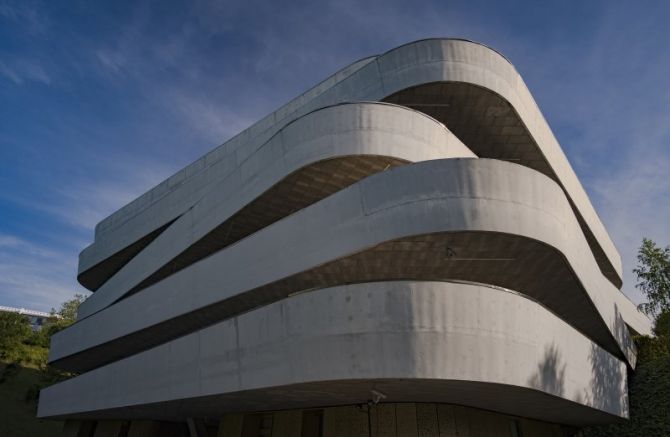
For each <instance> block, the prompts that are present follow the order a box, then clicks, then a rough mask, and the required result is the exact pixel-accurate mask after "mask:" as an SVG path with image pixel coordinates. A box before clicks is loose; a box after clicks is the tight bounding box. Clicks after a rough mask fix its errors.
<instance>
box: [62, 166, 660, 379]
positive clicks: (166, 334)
mask: <svg viewBox="0 0 670 437" xmlns="http://www.w3.org/2000/svg"><path fill="white" fill-rule="evenodd" d="M436 233H439V234H440V235H442V237H441V238H442V241H448V240H449V239H451V240H454V239H455V238H456V237H450V236H449V235H450V234H454V233H456V234H460V233H466V234H467V233H482V235H483V236H484V237H486V236H489V239H488V240H481V241H483V242H484V243H481V242H480V243H479V245H480V246H482V245H483V247H484V248H486V249H487V251H485V252H481V253H480V254H477V253H474V256H473V255H472V253H468V252H465V256H464V257H463V255H459V251H461V252H462V250H463V248H464V247H468V246H471V245H470V244H468V243H467V240H463V242H461V244H460V245H459V242H458V241H455V242H452V243H451V245H452V246H454V247H455V248H456V249H455V251H454V252H455V258H456V260H455V261H456V262H457V263H458V264H460V266H463V268H462V269H458V270H448V269H447V270H445V269H444V268H448V267H449V266H450V265H451V263H453V262H454V261H451V260H450V259H449V255H448V252H447V248H448V247H450V244H442V246H439V245H438V247H441V249H440V253H438V255H437V256H438V257H439V256H440V254H442V257H441V258H438V260H439V263H438V266H442V267H443V269H442V270H432V271H430V270H428V271H426V270H425V269H423V270H422V269H421V267H422V266H432V264H431V263H429V262H428V261H430V260H435V253H433V251H432V250H431V247H430V245H426V243H423V245H419V248H418V249H414V253H416V255H413V256H416V257H421V256H423V257H424V258H418V259H420V260H423V261H421V262H420V263H419V264H418V265H415V264H413V263H405V264H404V265H406V266H409V270H408V271H407V272H406V273H405V274H407V275H411V274H412V270H411V269H413V268H416V269H417V272H418V273H417V274H418V276H416V275H417V274H415V275H414V276H411V277H412V278H416V279H454V278H458V279H468V280H481V281H483V280H484V279H482V278H484V277H485V278H486V281H485V282H489V283H492V284H495V285H500V286H506V287H508V288H512V287H514V288H515V289H516V290H517V291H520V292H522V293H526V294H529V295H531V296H535V297H536V298H537V299H539V300H540V301H542V302H544V303H545V304H546V305H547V306H548V307H549V308H552V310H554V311H556V312H557V313H559V314H561V317H563V318H564V319H565V320H569V321H570V323H571V324H572V325H573V326H575V327H578V329H580V330H581V331H582V332H584V333H586V334H587V335H589V336H590V337H591V338H593V339H595V340H596V341H597V342H598V343H599V344H601V345H602V346H603V347H605V348H606V349H607V350H609V351H610V352H611V353H614V354H615V355H618V356H621V357H626V358H627V360H628V362H629V363H630V364H631V365H634V362H635V360H634V350H633V346H632V343H631V341H630V337H629V335H628V331H627V329H625V323H624V320H623V319H622V314H626V313H628V312H631V311H633V310H634V309H633V308H629V307H622V308H619V307H618V306H617V305H616V303H615V302H616V301H615V300H614V299H615V298H614V296H615V295H616V294H617V293H619V291H618V290H617V289H616V288H615V287H614V286H613V285H612V284H611V283H610V282H609V281H608V280H607V279H606V278H604V276H603V275H602V274H601V273H600V271H599V269H598V267H597V264H596V263H595V259H594V257H593V255H592V254H591V252H590V250H589V246H588V244H587V243H586V239H585V238H584V236H583V234H582V233H581V230H580V227H579V225H578V223H577V221H576V219H575V217H574V214H573V213H572V210H571V208H570V205H569V203H568V202H567V200H566V198H565V195H564V194H563V192H562V190H561V189H560V188H559V186H558V185H557V184H556V183H555V182H553V181H552V180H551V179H549V178H548V177H546V176H544V175H542V174H541V173H539V172H537V171H534V170H531V169H528V168H526V167H523V166H520V165H517V164H512V163H508V162H504V161H499V160H486V159H446V160H433V161H428V162H422V163H417V164H412V165H406V166H402V167H397V168H394V169H391V170H387V171H386V172H383V173H381V174H377V175H374V176H372V177H369V178H367V179H364V180H362V181H360V182H358V183H356V184H354V185H352V186H350V187H349V188H346V189H344V190H342V191H340V192H338V193H335V194H333V195H332V196H330V197H328V198H326V199H324V200H322V201H320V202H318V203H316V204H313V205H312V206H310V207H307V208H305V209H304V210H302V211H300V212H297V213H295V214H293V215H291V216H290V217H287V218H286V219H284V220H282V221H280V222H277V223H275V224H274V225H271V226H269V227H266V228H264V229H263V230H261V231H258V232H257V233H255V234H254V235H252V236H250V237H248V238H246V239H244V240H242V241H240V242H239V243H238V244H235V245H233V246H231V247H229V248H228V249H225V250H222V251H219V252H217V253H215V254H213V255H211V256H209V257H208V258H205V259H203V260H201V261H199V262H197V263H195V264H193V265H191V266H190V267H188V268H185V269H183V270H181V271H179V272H177V273H175V274H174V275H172V276H170V277H168V278H166V279H164V280H162V281H161V282H158V283H156V284H154V285H152V286H150V287H147V288H146V289H144V290H142V292H140V293H137V294H134V295H132V296H130V297H128V298H126V299H124V300H121V301H119V302H118V303H116V304H115V305H113V306H111V307H108V308H107V309H105V310H103V311H100V312H98V313H96V314H94V315H93V316H91V317H89V318H87V319H84V320H82V321H80V322H79V323H77V324H75V325H74V326H72V327H70V328H68V329H66V330H65V331H63V332H61V333H59V334H57V335H56V336H54V339H53V345H54V347H53V348H52V353H51V356H50V360H51V362H52V363H53V364H54V365H57V366H63V367H64V368H70V367H69V365H68V364H67V360H65V359H66V357H68V356H70V355H73V354H78V353H82V352H84V351H85V350H87V349H90V348H95V347H97V346H101V345H103V344H105V343H109V344H108V345H107V347H109V350H107V351H103V350H101V351H99V354H96V353H86V354H85V355H86V357H87V360H91V362H90V363H89V364H87V365H85V367H81V368H78V367H74V368H72V369H77V370H85V369H87V368H89V366H91V365H93V366H95V365H99V364H101V363H102V362H104V361H105V359H107V360H112V359H118V358H120V356H118V355H117V353H121V352H122V353H124V354H131V353H134V351H140V350H142V349H143V348H145V347H147V346H149V345H155V344H159V342H161V341H167V340H168V339H170V338H174V337H175V336H178V335H183V334H185V333H187V332H188V331H189V330H195V329H199V328H200V327H204V326H206V325H207V324H209V323H212V322H213V321H214V320H217V319H220V318H222V317H226V316H227V317H230V316H233V315H235V312H243V311H248V310H249V309H252V308H253V307H255V306H258V305H262V304H265V303H269V302H270V301H272V300H275V299H280V298H282V297H285V296H286V295H288V294H290V293H293V292H296V291H300V290H304V289H309V288H314V287H317V288H318V287H323V286H331V285H334V284H337V283H338V281H343V282H352V281H360V280H371V279H380V278H383V277H388V276H389V275H393V274H394V271H396V270H398V268H397V267H391V268H390V269H389V268H386V269H385V268H380V269H376V270H375V269H374V268H373V266H381V267H384V266H386V265H387V264H386V263H384V262H380V261H377V262H375V261H374V259H375V257H374V256H373V257H372V259H371V260H370V261H369V262H370V263H372V264H370V266H369V267H366V268H365V269H362V270H361V271H362V272H366V271H367V272H370V271H375V272H377V273H376V274H378V275H379V276H378V277H369V276H368V277H359V278H357V277H353V278H351V277H349V276H347V275H345V273H346V272H355V271H356V270H352V269H351V268H346V269H345V270H344V271H342V270H341V268H338V267H335V270H334V271H333V272H327V271H325V270H322V269H321V270H320V266H325V265H326V264H327V263H330V262H333V261H335V260H339V259H343V258H347V257H351V256H353V255H355V254H358V253H359V252H363V251H366V250H368V249H373V248H374V247H375V246H377V245H380V244H383V243H387V242H393V241H394V240H403V239H408V238H411V237H416V236H422V235H428V234H436ZM499 234H506V235H510V236H514V237H516V238H517V239H521V240H517V241H526V242H528V244H530V242H533V241H535V242H539V243H541V244H539V245H526V246H521V247H525V250H521V251H520V252H519V254H517V255H510V250H509V249H508V247H509V245H510V244H511V241H515V240H514V239H511V240H501V241H503V243H496V239H495V238H496V235H499ZM454 243H455V244H454ZM391 244H392V243H391ZM405 244H406V243H405ZM401 247H402V246H401ZM421 247H423V249H422V248H421ZM451 250H453V249H451ZM401 252H402V251H400V253H401ZM422 252H423V253H422ZM277 253H282V256H281V257H279V258H278V257H277V256H276V254H277ZM400 253H399V254H398V255H400ZM524 253H525V254H526V255H529V256H530V257H531V258H530V260H529V261H526V258H522V257H521V256H522V255H523V254H524ZM552 254H553V255H552ZM541 256H542V258H541ZM426 257H427V258H426ZM481 258H484V259H481ZM487 259H488V260H487ZM551 259H554V260H555V261H553V262H551V263H549V261H551ZM532 260H534V261H532ZM344 262H345V263H346V261H344ZM356 262H359V263H360V262H362V261H360V260H359V261H356ZM529 262H530V263H531V264H528V263H529ZM482 263H483V264H482ZM366 265H367V264H366ZM514 266H516V267H514ZM403 271H404V270H403ZM338 272H339V273H338ZM431 272H432V273H431ZM487 272H495V274H487ZM431 274H432V275H435V274H437V275H440V276H425V275H431ZM453 274H458V275H459V276H456V277H454V276H453ZM462 274H469V276H466V277H463V276H460V275H462ZM484 275H486V276H484ZM477 278H480V279H477ZM281 281H284V282H281ZM285 281H289V282H288V283H286V282H285ZM328 281H331V282H328ZM261 287H263V288H261ZM233 298H235V299H236V302H239V303H237V304H235V305H233V304H232V302H231V301H229V299H233ZM622 303H624V304H625V302H622ZM629 304H630V302H629ZM217 305H218V306H217ZM630 307H632V304H630ZM210 312H211V314H210V315H209V316H208V315H207V314H208V313H210ZM119 317H123V318H124V320H125V323H123V324H118V323H114V320H118V318H119ZM152 327H153V328H152ZM639 329H641V330H642V331H646V332H648V330H649V327H648V326H639ZM638 332H641V331H638ZM117 339H118V341H116V340H117ZM152 342H153V343H152ZM103 349H104V348H103ZM114 351H116V352H114ZM105 357H107V358H105ZM99 360H102V361H99ZM59 361H60V362H59Z"/></svg>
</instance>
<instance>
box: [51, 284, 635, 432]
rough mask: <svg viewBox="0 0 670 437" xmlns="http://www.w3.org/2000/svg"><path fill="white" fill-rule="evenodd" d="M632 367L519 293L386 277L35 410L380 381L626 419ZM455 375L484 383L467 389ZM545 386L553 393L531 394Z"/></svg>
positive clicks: (179, 408) (158, 409) (323, 394)
mask: <svg viewBox="0 0 670 437" xmlns="http://www.w3.org/2000/svg"><path fill="white" fill-rule="evenodd" d="M538 326H542V329H537V327H538ZM626 371H627V369H626V365H625V364H624V363H623V362H621V361H619V360H618V359H616V358H615V357H614V356H612V355H610V354H609V353H607V352H606V351H605V350H603V349H602V348H600V347H599V346H598V345H596V344H595V343H593V342H591V341H590V340H589V339H588V338H586V337H584V336H583V335H582V334H581V333H579V332H578V331H576V330H575V329H573V328H572V327H571V326H569V325H568V324H566V323H565V322H564V321H562V320H561V319H560V318H558V317H557V316H556V315H554V314H553V313H551V312H550V311H548V310H547V309H545V308H544V307H543V306H541V305H539V304H538V303H537V302H535V301H533V300H530V299H528V298H527V297H525V296H523V295H521V294H519V293H516V292H513V291H509V290H503V289H497V288H492V287H487V286H481V285H477V284H466V283H449V282H419V281H394V282H376V283H364V284H355V285H346V286H339V287H333V288H328V289H322V290H316V291H311V292H308V293H302V294H299V295H296V296H292V297H290V298H288V299H284V300H282V301H280V302H276V303H273V304H271V305H268V306H265V307H263V308H259V309H256V310H254V311H251V312H248V313H245V314H242V315H240V316H238V317H235V318H233V319H229V320H226V321H224V322H220V323H218V324H216V325H213V326H210V327H208V328H205V329H202V330H200V331H198V332H195V333H192V334H189V335H187V336H184V337H181V338H179V339H176V340H173V341H171V342H169V343H166V344H163V345H161V346H158V347H156V348H153V349H150V350H147V351H145V352H142V353H140V354H138V355H135V356H133V357H129V358H126V359H124V360H121V361H117V362H115V363H112V364H110V365H107V366H105V367H101V368H99V369H96V370H93V371H91V372H88V373H85V374H83V375H80V376H77V377H74V378H72V379H70V380H67V381H65V382H61V383H59V384H56V385H53V386H51V387H48V388H46V389H44V390H43V391H42V393H41V397H40V403H39V411H38V416H39V417H62V416H71V415H85V413H93V414H92V416H95V417H96V418H100V417H105V410H112V409H123V408H127V409H128V411H129V412H131V413H132V412H133V408H138V410H137V411H135V414H144V415H145V416H147V417H149V416H151V417H154V416H155V415H156V414H159V415H168V416H171V417H172V418H173V419H174V418H175V417H179V416H180V415H181V414H184V413H185V410H188V409H189V404H190V403H193V404H198V402H199V398H201V399H205V400H206V404H208V405H209V408H210V409H212V410H216V411H217V412H218V413H219V414H220V413H222V412H229V411H241V410H243V409H245V408H246V409H249V410H252V411H253V410H255V409H258V407H259V405H260V404H254V401H255V402H257V403H258V402H262V405H263V408H264V409H266V410H272V409H284V408H295V407H298V406H301V405H302V404H304V405H309V406H314V405H319V406H327V405H337V404H347V403H349V404H354V403H363V402H365V401H366V400H367V399H368V397H369V393H370V389H371V388H375V389H376V390H378V391H382V392H384V393H385V394H386V395H387V398H386V399H385V401H386V402H399V401H402V402H414V401H417V402H420V401H425V400H427V399H430V400H431V402H456V403H459V404H463V403H464V402H465V404H466V405H469V406H474V407H478V408H485V409H492V410H496V411H500V412H504V413H507V414H516V415H523V416H524V417H532V418H536V419H541V420H547V421H551V422H560V423H580V422H582V421H583V422H589V421H591V422H595V421H605V422H606V421H609V422H614V421H617V419H618V418H626V417H628V400H627V394H626ZM426 383H428V384H426ZM450 383H454V384H457V383H462V384H465V386H464V388H466V389H467V387H468V384H472V386H473V388H475V387H479V390H476V391H475V393H476V395H475V396H473V395H472V393H471V394H470V395H469V396H468V395H466V396H464V397H461V394H462V390H459V391H455V390H454V391H452V390H449V388H450V385H449V384H450ZM352 386H353V387H355V389H354V390H351V387H352ZM275 388H277V390H278V393H277V394H275V395H274V396H268V391H269V392H272V390H273V389H275ZM310 388H311V389H310ZM487 388H488V389H487ZM538 392H539V393H540V394H543V395H545V396H546V397H545V402H533V399H536V398H534V397H535V396H537V395H538ZM501 399H504V402H501ZM170 401H174V402H172V403H170ZM552 401H553V402H554V403H552ZM296 402H297V404H296ZM158 403H162V404H160V405H158ZM146 404H157V405H155V406H153V409H152V406H151V405H146ZM202 404H203V403H202V402H201V403H200V405H202ZM143 406H144V409H142V408H143ZM198 408H200V407H198ZM119 411H121V410H117V411H116V414H119ZM198 411H201V410H198ZM114 413H115V412H114V411H111V412H110V413H109V414H110V415H111V416H113V415H114ZM602 413H606V414H602ZM84 417H85V416H84ZM123 417H127V412H125V411H124V412H123Z"/></svg>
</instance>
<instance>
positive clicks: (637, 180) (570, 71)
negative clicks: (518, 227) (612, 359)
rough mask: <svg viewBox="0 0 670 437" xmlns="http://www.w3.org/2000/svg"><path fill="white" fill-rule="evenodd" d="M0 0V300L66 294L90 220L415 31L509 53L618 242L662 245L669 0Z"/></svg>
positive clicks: (48, 302)
mask: <svg viewBox="0 0 670 437" xmlns="http://www.w3.org/2000/svg"><path fill="white" fill-rule="evenodd" d="M639 4H641V3H640V2H623V1H621V2H616V1H603V2H599V1H593V0H592V1H588V2H587V1H557V2H553V4H551V3H550V2H538V1H506V2H495V1H488V2H483V1H476V0H467V1H450V0H442V1H432V2H430V1H427V2H423V1H412V2H399V1H394V0H385V1H362V0H361V1H352V0H336V1H316V0H313V1H304V2H302V1H293V2H290V1H286V2H276V1H255V0H247V1H239V2H238V1H222V2H216V1H184V2H176V1H156V2H134V1H133V2H130V1H129V2H124V1H109V2H88V1H81V2H77V1H72V2H53V1H51V2H39V1H30V0H20V1H17V2H11V1H10V2H6V1H3V0H0V305H11V306H23V307H29V308H33V309H37V310H48V309H50V308H51V307H57V306H58V305H59V303H60V302H62V301H64V300H66V299H68V298H70V297H71V296H72V295H73V294H74V293H77V292H79V293H81V292H83V291H84V290H83V288H82V287H81V286H79V285H78V284H77V282H76V279H75V276H76V268H77V256H78V253H79V251H80V250H81V249H83V248H84V247H85V246H86V245H88V244H90V242H91V241H92V238H93V226H94V225H95V224H96V223H97V222H98V221H99V220H101V219H102V218H104V217H105V216H106V215H108V214H110V213H112V212H113V211H114V210H116V209H117V208H119V207H121V206H123V205H124V204H125V203H127V202H128V201H130V200H132V199H133V198H134V197H136V196H138V195H139V194H141V193H143V192H144V191H146V190H147V189H149V188H151V187H152V186H153V185H154V184H156V183H158V182H160V181H161V180H162V179H164V178H165V177H167V176H169V175H170V174H172V173H173V172H175V171H176V170H178V169H179V168H181V167H183V166H184V165H186V164H188V163H189V162H191V161H193V160H194V159H196V158H198V157H199V156H200V155H202V154H203V153H205V152H207V151H208V150H210V149H212V148H214V147H215V146H217V145H219V144H221V143H222V142H224V141H225V140H226V139H228V138H230V137H231V136H232V135H234V134H235V133H237V132H239V131H240V130H242V129H244V128H245V127H247V126H249V125H250V124H251V123H253V122H254V121H255V120H257V119H259V118H261V117H262V116H263V115H265V114H267V113H269V112H270V111H272V110H274V109H276V108H277V107H279V106H280V105H281V104H283V103H285V102H286V101H287V100H289V99H290V98H292V97H294V96H296V95H297V94H299V93H300V92H302V91H304V90H305V89H307V88H308V87H309V86H311V85H314V84H316V83H317V82H319V81H320V80H321V79H323V78H325V77H326V76H327V75H329V74H331V73H333V72H335V71H336V70H337V69H339V68H341V67H343V66H345V65H347V64H349V63H350V62H352V61H354V60H356V59H359V58H362V57H365V56H368V55H371V54H376V53H381V52H384V51H386V50H388V49H391V48H393V47H395V46H397V45H400V44H403V43H405V42H409V41H412V40H416V39H422V38H427V37H436V36H453V37H462V38H468V39H473V40H476V41H480V42H483V43H485V44H487V45H490V46H492V47H494V48H496V49H498V50H499V51H501V52H502V53H503V54H504V55H505V56H507V57H508V58H509V59H510V60H511V61H512V63H513V64H514V65H515V66H516V67H517V69H518V71H519V72H520V73H521V75H522V76H523V77H524V79H525V80H526V83H527V84H528V86H529V88H530V89H531V92H532V93H533V94H534V96H535V98H536V100H537V102H538V104H539V106H540V108H541V109H542V111H543V113H544V115H545V117H546V118H547V120H548V122H549V124H550V125H551V127H552V129H553V130H554V133H555V134H556V136H557V137H558V139H559V142H560V143H561V144H562V146H563V148H564V150H565V152H566V154H567V155H568V158H569V159H570V161H571V163H572V165H573V167H574V168H575V170H576V172H577V174H578V175H579V177H580V178H581V180H582V183H583V184H584V186H585V188H586V190H587V191H588V193H589V195H590V197H591V200H592V202H593V203H594V204H595V207H596V209H597V210H598V212H599V214H600V216H601V218H602V220H603V221H604V222H605V224H606V226H607V227H608V229H609V231H610V234H611V235H612V237H613V239H614V241H615V243H616V245H617V247H618V249H619V251H620V252H621V254H622V257H623V261H624V268H625V270H626V275H625V278H624V281H625V284H624V291H625V292H626V293H627V294H628V295H629V296H630V297H631V298H632V299H633V300H634V301H636V302H639V301H640V300H641V297H640V295H639V293H638V292H637V291H636V290H635V289H634V282H635V281H634V277H633V275H632V273H631V270H632V268H633V267H634V266H635V253H636V248H637V247H638V246H639V243H640V240H641V239H642V237H643V236H647V237H650V238H653V239H655V240H657V241H658V242H659V243H661V244H663V245H668V244H670V225H669V223H670V31H668V30H666V29H667V22H668V17H669V16H670V2H665V1H647V2H644V8H641V7H639V6H637V5H639Z"/></svg>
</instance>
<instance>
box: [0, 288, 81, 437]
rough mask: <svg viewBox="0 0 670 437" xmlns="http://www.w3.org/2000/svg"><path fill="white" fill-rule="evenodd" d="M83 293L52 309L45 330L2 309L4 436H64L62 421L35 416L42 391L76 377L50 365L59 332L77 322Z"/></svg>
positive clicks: (0, 407) (0, 411) (0, 417)
mask: <svg viewBox="0 0 670 437" xmlns="http://www.w3.org/2000/svg"><path fill="white" fill-rule="evenodd" d="M83 299H84V298H83V296H80V295H77V296H75V298H74V299H72V300H70V301H67V302H65V303H64V304H63V305H61V308H60V309H59V310H58V311H55V310H52V317H50V318H49V319H48V320H47V321H46V322H45V324H44V325H43V326H42V329H40V330H39V331H33V330H32V328H31V327H30V323H29V321H28V319H27V318H26V317H25V316H24V315H22V314H15V313H6V312H0V436H3V437H4V436H7V437H24V436H26V437H27V436H30V437H33V436H34V437H39V436H56V435H60V432H61V429H62V423H61V422H58V421H52V420H40V419H37V418H36V417H35V415H36V413H37V401H38V398H39V391H40V390H41V389H42V388H44V387H47V386H49V385H51V384H54V383H56V382H58V381H62V380H64V379H67V378H69V377H70V376H72V375H71V374H69V373H66V372H61V371H59V370H56V369H54V368H52V367H50V366H48V365H47V358H48V356H49V343H50V341H51V336H52V335H54V334H55V333H56V332H58V331H60V330H62V329H64V328H66V327H67V326H69V325H71V324H72V323H74V321H75V318H76V315H77V310H78V308H79V304H80V303H81V302H82V301H83Z"/></svg>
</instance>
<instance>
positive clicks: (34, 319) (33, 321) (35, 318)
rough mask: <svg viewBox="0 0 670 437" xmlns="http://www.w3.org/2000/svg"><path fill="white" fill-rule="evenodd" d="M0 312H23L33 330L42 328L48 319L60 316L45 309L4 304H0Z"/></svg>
mask: <svg viewBox="0 0 670 437" xmlns="http://www.w3.org/2000/svg"><path fill="white" fill-rule="evenodd" d="M0 312H5V313H15V314H23V315H24V316H26V317H27V318H28V321H30V327H31V328H32V329H33V331H38V330H40V329H41V328H42V325H43V324H44V322H46V320H47V319H49V318H51V317H58V316H57V315H51V314H50V313H45V312H43V311H35V310H29V309H26V308H14V307H8V306H2V305H0Z"/></svg>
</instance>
